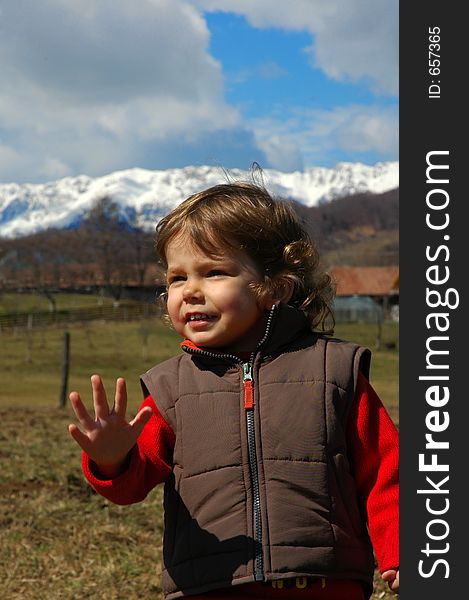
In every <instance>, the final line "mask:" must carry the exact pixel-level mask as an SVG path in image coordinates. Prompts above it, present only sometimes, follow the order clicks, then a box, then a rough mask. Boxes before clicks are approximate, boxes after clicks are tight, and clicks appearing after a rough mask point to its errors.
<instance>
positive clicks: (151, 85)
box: [0, 0, 397, 181]
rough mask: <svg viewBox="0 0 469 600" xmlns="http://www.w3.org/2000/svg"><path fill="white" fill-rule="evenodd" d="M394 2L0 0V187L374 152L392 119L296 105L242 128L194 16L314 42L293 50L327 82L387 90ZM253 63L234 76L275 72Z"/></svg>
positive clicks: (296, 163)
mask: <svg viewBox="0 0 469 600" xmlns="http://www.w3.org/2000/svg"><path fill="white" fill-rule="evenodd" d="M388 6H389V8H386V7H388ZM396 6H397V3H396V0H390V2H389V5H388V3H385V2H379V1H378V2H372V1H371V0H342V1H339V0H328V1H326V0H321V1H319V0H291V1H290V2H288V3H287V2H278V1H277V0H256V1H255V2H253V1H252V0H246V1H243V0H225V1H224V0H134V1H133V2H129V1H128V0H74V1H73V2H70V0H41V1H40V2H32V1H31V0H15V1H14V2H4V3H2V6H1V9H0V71H1V73H2V86H1V88H0V179H1V180H3V181H15V180H16V181H41V180H44V178H46V179H53V178H57V177H61V176H64V175H68V174H78V173H86V174H88V175H98V174H105V173H107V172H110V171H112V170H115V169H121V168H128V167H132V166H136V165H139V166H145V167H148V168H155V167H165V166H182V163H181V161H182V160H184V159H186V160H187V161H191V162H193V163H196V164H201V162H204V161H205V162H212V164H213V163H216V164H222V165H223V166H226V167H228V168H229V167H231V166H236V165H235V164H230V160H233V161H234V160H238V161H239V160H246V161H248V160H249V161H251V160H257V161H259V162H260V163H261V164H263V165H265V163H266V162H268V163H269V164H268V165H265V166H276V167H278V168H282V169H287V170H290V169H296V168H301V167H302V166H303V163H305V164H314V163H316V164H317V163H318V162H319V163H320V161H321V158H322V156H323V154H321V148H322V149H325V148H329V147H332V143H333V142H335V143H338V144H340V145H341V146H342V147H347V148H353V147H355V148H358V151H361V150H360V149H361V148H362V147H365V146H366V143H369V144H371V145H372V146H373V147H376V148H378V147H379V145H380V144H381V147H382V149H383V150H382V151H383V152H384V153H385V152H386V149H385V148H386V144H388V145H389V146H391V145H392V143H391V142H390V141H389V140H391V139H393V133H392V131H390V129H391V128H392V126H391V125H390V123H391V117H388V118H385V116H384V114H380V113H379V112H378V111H375V113H374V114H371V113H370V114H369V115H367V114H366V113H365V112H364V111H363V110H362V111H361V112H360V111H359V110H358V109H356V110H355V112H353V111H351V110H350V109H343V110H342V112H341V111H336V112H334V113H325V112H324V113H319V112H316V113H312V112H308V111H303V112H302V111H300V110H298V112H297V113H296V114H295V113H294V111H291V112H290V114H289V115H287V116H286V117H285V115H279V116H278V117H277V116H275V114H274V115H273V116H272V117H270V118H269V119H264V120H263V121H260V120H259V121H256V122H252V123H246V122H243V119H242V115H241V113H240V110H239V109H238V108H237V107H235V106H231V105H229V104H227V102H226V101H225V98H224V93H225V89H224V87H225V86H226V84H227V82H226V81H224V78H223V77H224V76H223V72H222V66H221V65H220V63H219V62H218V61H217V60H215V59H214V57H213V56H212V55H211V54H210V32H209V30H208V28H207V24H206V22H205V20H204V18H203V15H202V13H201V10H202V9H207V10H231V11H234V12H237V13H238V14H244V15H245V16H246V18H247V19H248V20H249V22H250V23H251V24H252V25H253V26H255V27H280V28H283V29H289V30H295V31H309V32H310V33H311V36H312V38H311V39H312V44H313V40H314V46H313V45H311V47H310V48H309V49H305V51H306V52H308V53H309V54H310V57H311V60H312V61H313V62H314V63H315V64H317V65H318V66H319V67H320V68H322V69H323V70H324V71H325V72H326V73H328V74H329V76H331V77H334V78H337V79H340V80H344V79H352V80H355V79H360V78H366V79H367V81H369V82H370V85H371V86H373V87H374V89H377V90H380V91H387V92H388V93H391V91H392V89H393V88H394V87H395V84H394V83H393V81H395V80H397V76H396V75H395V71H396V68H395V67H396V65H395V63H396V61H395V56H394V54H393V53H394V52H395V47H396V44H397V35H396V22H395V16H396V15H395V13H396V12H397V8H396ZM252 65H253V66H252V67H250V68H248V70H247V71H246V72H243V73H241V72H240V73H238V74H237V76H239V77H245V78H246V77H260V78H264V79H269V78H270V79H275V78H280V77H282V76H284V75H285V72H284V71H283V69H282V67H280V66H279V65H277V64H276V63H273V62H272V63H269V62H261V61H257V64H256V60H255V56H254V57H253V61H252ZM235 75H236V74H235ZM347 115H348V117H349V119H350V120H349V121H347ZM385 124H386V126H385ZM360 128H361V129H360ZM323 129H324V130H326V131H329V133H328V134H323V133H322V130H323ZM253 132H255V135H254V134H253ZM383 132H384V133H383ZM395 135H397V133H396V134H395ZM395 135H394V137H395ZM360 136H361V137H360ZM386 140H388V141H386ZM393 143H394V142H393ZM181 157H184V158H181ZM230 157H231V158H230ZM178 161H179V162H178ZM238 166H242V167H244V168H245V167H248V164H243V165H240V164H238Z"/></svg>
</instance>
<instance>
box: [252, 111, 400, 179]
mask: <svg viewBox="0 0 469 600" xmlns="http://www.w3.org/2000/svg"><path fill="white" fill-rule="evenodd" d="M396 121H397V115H396V109H395V108H382V107H379V106H371V107H370V106H360V105H354V106H344V107H339V108H336V109H334V110H330V111H327V110H309V109H298V108H296V109H292V111H291V112H290V113H288V114H284V113H283V112H282V114H276V113H275V112H274V113H273V114H272V115H271V116H269V117H267V118H264V119H257V120H253V121H251V126H252V128H253V129H254V131H255V135H256V139H257V143H258V145H259V146H260V147H261V148H262V149H263V150H264V152H265V153H266V155H267V157H268V158H269V161H270V162H271V164H272V166H273V167H274V168H277V169H281V170H282V169H283V170H286V168H285V166H284V165H289V167H290V170H295V169H301V168H302V161H301V157H302V158H303V161H304V163H306V164H307V165H323V164H324V159H325V157H327V156H330V155H331V152H333V151H337V150H339V151H342V152H344V153H354V154H360V153H363V154H365V153H367V152H370V151H372V152H375V153H377V154H378V155H380V156H382V160H393V159H395V156H397V153H398V129H397V127H396ZM282 165H283V166H282Z"/></svg>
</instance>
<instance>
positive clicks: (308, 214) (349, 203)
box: [295, 188, 399, 266]
mask: <svg viewBox="0 0 469 600" xmlns="http://www.w3.org/2000/svg"><path fill="white" fill-rule="evenodd" d="M295 208H296V211H297V213H298V214H299V216H300V218H301V219H302V221H303V223H304V225H305V227H306V229H307V230H308V232H309V234H310V235H311V237H312V238H313V239H314V240H315V241H316V244H317V246H318V249H319V251H320V253H321V256H322V258H323V262H324V263H325V264H326V265H332V264H348V265H356V266H359V265H361V266H371V265H376V266H381V265H383V266H384V265H392V264H397V263H398V257H399V188H396V189H393V190H390V191H387V192H384V193H382V194H372V193H365V194H355V195H353V196H347V197H342V198H337V199H335V200H332V201H331V202H329V203H327V204H322V205H320V206H315V207H305V206H303V205H301V204H298V203H295Z"/></svg>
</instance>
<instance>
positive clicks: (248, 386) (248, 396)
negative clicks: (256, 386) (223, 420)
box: [243, 362, 254, 410]
mask: <svg viewBox="0 0 469 600" xmlns="http://www.w3.org/2000/svg"><path fill="white" fill-rule="evenodd" d="M243 386H244V408H245V409H246V410H252V409H253V408H254V394H253V390H252V365H251V363H250V362H246V363H243Z"/></svg>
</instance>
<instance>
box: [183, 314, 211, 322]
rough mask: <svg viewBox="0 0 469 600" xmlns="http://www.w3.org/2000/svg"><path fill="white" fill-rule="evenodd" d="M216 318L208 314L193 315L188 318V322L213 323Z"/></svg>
mask: <svg viewBox="0 0 469 600" xmlns="http://www.w3.org/2000/svg"><path fill="white" fill-rule="evenodd" d="M214 318H215V317H212V316H210V315H207V314H206V313H192V314H191V315H189V316H188V317H187V321H188V322H197V321H212V320H213V319H214Z"/></svg>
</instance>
